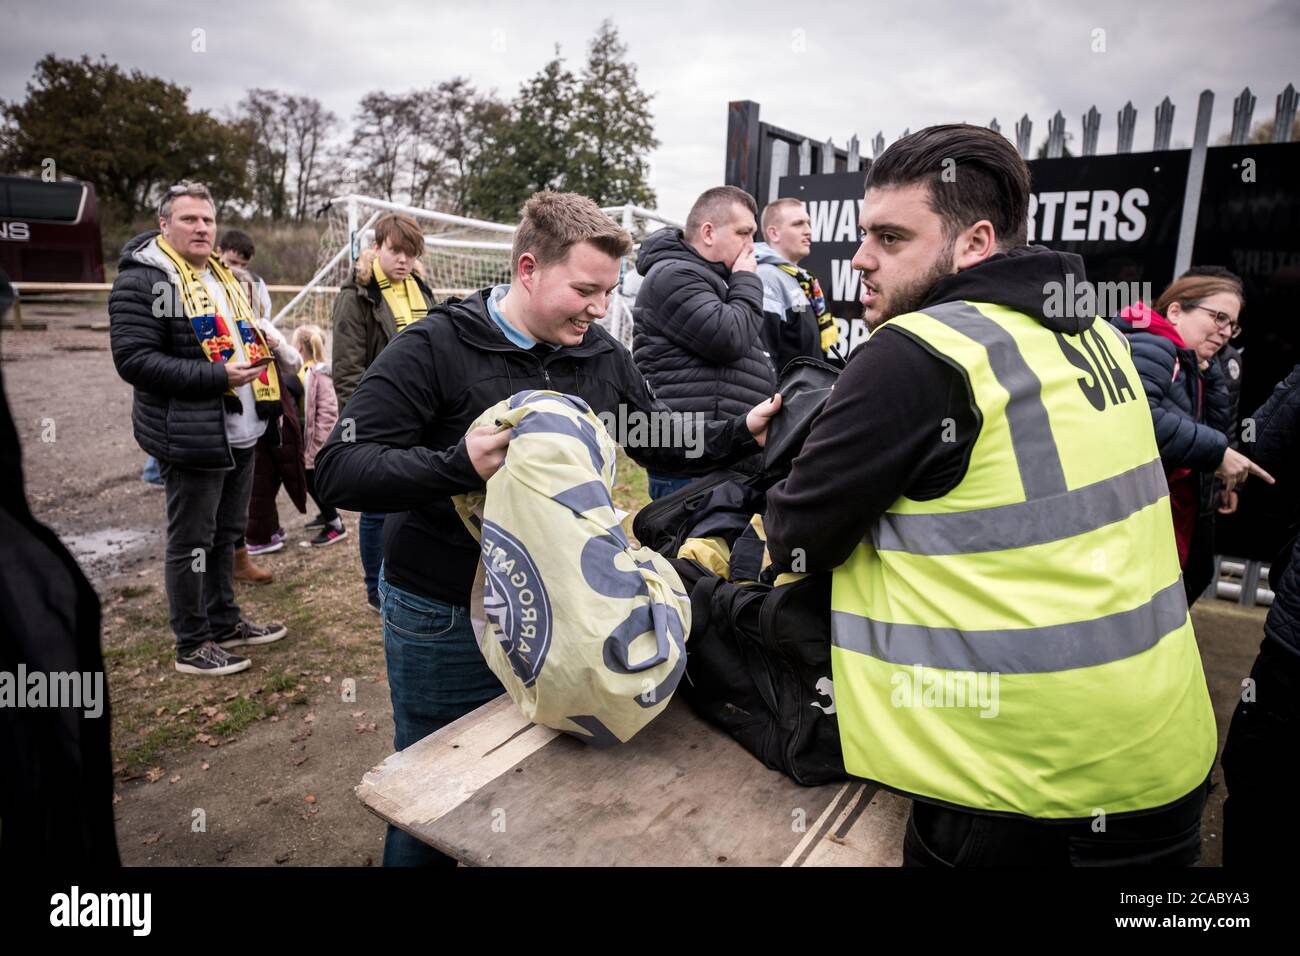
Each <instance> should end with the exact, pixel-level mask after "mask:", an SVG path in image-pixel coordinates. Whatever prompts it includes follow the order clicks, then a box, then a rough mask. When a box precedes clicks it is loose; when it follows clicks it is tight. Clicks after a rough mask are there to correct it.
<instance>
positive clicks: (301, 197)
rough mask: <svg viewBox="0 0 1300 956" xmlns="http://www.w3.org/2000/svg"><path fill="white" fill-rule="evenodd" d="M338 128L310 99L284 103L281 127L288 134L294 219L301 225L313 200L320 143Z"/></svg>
mask: <svg viewBox="0 0 1300 956" xmlns="http://www.w3.org/2000/svg"><path fill="white" fill-rule="evenodd" d="M337 124H338V117H336V116H335V115H334V114H333V113H331V112H330V111H329V110H327V109H325V108H324V107H323V106H321V102H320V100H318V99H315V98H314V97H310V96H291V97H289V98H288V99H287V100H286V101H285V125H286V126H287V128H288V130H289V136H290V142H291V144H292V154H293V161H294V171H295V174H296V176H295V182H294V194H293V195H294V218H295V219H296V220H297V221H298V222H302V221H303V219H305V218H306V216H307V211H308V208H309V207H310V206H311V204H312V200H313V199H314V198H315V186H316V185H317V182H316V180H317V178H318V176H319V168H318V166H319V161H320V156H321V152H322V149H323V146H324V141H325V140H326V139H328V138H329V135H330V133H331V132H333V130H334V127H335V126H336V125H337Z"/></svg>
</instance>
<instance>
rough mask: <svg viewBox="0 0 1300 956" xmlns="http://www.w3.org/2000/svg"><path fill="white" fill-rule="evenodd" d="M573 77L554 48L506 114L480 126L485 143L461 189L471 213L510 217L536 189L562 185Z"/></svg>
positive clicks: (569, 164) (567, 164) (570, 139)
mask: <svg viewBox="0 0 1300 956" xmlns="http://www.w3.org/2000/svg"><path fill="white" fill-rule="evenodd" d="M576 108H577V79H576V78H575V77H574V75H573V73H572V72H570V71H569V70H568V69H566V68H565V66H564V60H563V58H562V57H561V56H560V48H559V47H558V46H556V48H555V56H554V57H553V58H552V59H551V61H550V62H549V63H547V64H546V65H545V66H544V67H542V69H541V70H540V71H539V72H538V73H537V74H536V75H534V76H533V77H532V78H531V79H529V80H528V81H527V82H525V83H524V85H523V86H522V87H521V88H520V90H519V95H518V96H517V97H515V99H514V101H513V102H512V103H511V104H510V110H509V115H508V117H506V118H504V119H503V120H502V121H501V122H499V123H497V124H495V125H494V126H492V127H491V128H488V129H486V130H484V131H483V134H484V136H485V147H484V149H483V151H482V156H481V158H480V161H479V162H478V163H477V164H476V167H477V168H476V169H475V170H474V171H473V172H472V173H471V175H470V182H469V184H468V188H467V190H466V193H467V196H468V203H469V206H470V208H471V209H472V210H473V211H474V214H475V215H478V216H481V217H483V218H485V219H493V220H496V221H498V222H513V221H515V220H516V219H517V218H518V216H519V208H520V206H522V205H523V203H524V200H526V199H527V198H528V197H529V196H530V195H532V194H533V193H534V192H536V191H537V190H539V189H565V188H567V182H568V176H569V175H570V174H571V172H572V170H573V168H574V166H573V155H574V153H575V151H576V142H575V140H574V136H573V124H574V112H575V110H576Z"/></svg>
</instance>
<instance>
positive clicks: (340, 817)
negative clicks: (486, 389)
mask: <svg viewBox="0 0 1300 956" xmlns="http://www.w3.org/2000/svg"><path fill="white" fill-rule="evenodd" d="M24 314H25V318H26V319H27V320H29V321H44V322H46V323H47V324H48V328H47V329H46V330H45V331H28V332H19V333H15V332H7V333H5V334H4V339H3V342H0V353H2V355H3V361H4V380H5V389H6V392H7V393H8V398H9V403H10V406H11V408H12V409H13V413H14V417H15V420H16V421H17V425H18V434H19V438H20V440H21V441H22V444H23V466H24V471H25V475H26V481H27V494H28V500H29V501H30V502H31V505H32V510H33V511H34V512H35V513H36V514H37V516H38V517H40V518H41V519H42V520H43V521H45V522H46V523H47V524H49V525H50V526H51V527H53V528H54V530H55V531H56V532H58V533H59V535H60V536H61V537H62V538H63V539H64V541H65V542H66V543H68V545H69V547H70V548H71V549H72V550H73V552H74V553H75V554H76V555H77V557H78V560H79V561H80V562H81V565H82V567H83V569H84V570H85V571H86V573H87V575H88V576H89V577H90V578H91V579H92V581H93V582H94V584H95V587H96V589H97V590H98V591H99V594H100V596H101V598H102V599H103V604H104V653H105V662H106V666H107V668H108V682H109V692H110V700H111V706H112V719H113V741H114V762H115V765H116V771H117V781H118V782H117V787H116V790H117V796H116V798H115V799H116V800H117V803H116V808H115V812H116V817H117V827H118V840H119V844H120V848H121V854H122V860H123V862H125V863H128V864H144V865H188V864H202V865H241V864H244V865H247V864H268V865H274V864H277V863H279V864H284V865H322V864H323V865H368V864H375V865H377V864H378V863H379V862H380V858H381V855H382V846H383V825H382V823H381V822H380V821H379V820H377V819H376V818H375V817H373V816H372V815H370V814H369V813H368V812H367V811H366V810H364V809H363V808H362V807H361V805H360V803H359V802H358V801H357V800H356V798H355V797H354V796H353V794H352V788H353V787H354V786H355V785H356V784H357V783H358V782H359V781H360V779H361V777H362V775H363V774H364V773H365V772H366V771H367V770H368V769H370V767H372V766H373V765H374V764H376V763H378V762H379V761H380V760H382V759H383V758H384V757H386V756H387V755H388V754H389V753H390V752H391V749H392V748H391V743H392V733H393V723H392V710H391V706H390V703H389V697H388V684H387V682H386V680H385V678H384V662H383V648H382V643H381V636H380V628H379V620H378V618H377V617H376V616H375V615H374V613H373V612H372V611H370V610H369V608H368V607H367V606H366V605H365V603H364V591H363V588H362V586H361V563H360V560H359V558H358V555H357V549H356V541H355V529H356V521H355V516H353V515H345V519H346V520H347V522H348V528H349V530H350V531H351V532H353V533H352V536H351V537H350V538H349V539H348V540H347V541H344V542H341V543H340V544H338V545H336V546H333V547H330V548H327V549H324V550H323V551H318V550H308V549H305V548H300V547H298V541H300V540H302V538H303V537H304V533H303V531H302V527H301V526H302V523H303V521H304V520H305V518H304V517H303V516H301V515H298V514H297V513H296V512H295V511H294V510H293V508H292V506H291V505H290V504H289V503H288V501H287V499H286V497H285V496H284V495H281V502H280V515H281V519H282V523H283V524H284V525H285V527H286V528H287V529H288V531H289V534H290V540H289V543H288V545H287V546H286V548H285V549H284V550H283V551H280V552H278V553H276V554H272V555H268V556H266V557H264V558H261V559H259V561H260V563H261V564H263V565H264V566H265V567H267V568H269V569H270V570H272V571H274V572H275V574H276V576H277V579H276V582H275V583H274V584H272V585H270V586H268V587H263V588H256V589H250V588H247V587H243V588H241V589H240V591H239V599H240V601H241V604H242V605H243V607H244V610H245V614H246V616H248V617H250V618H251V619H253V620H261V621H266V620H280V621H283V622H285V623H286V625H287V626H288V627H289V629H290V636H289V637H288V638H286V639H285V640H283V641H280V642H278V643H276V644H272V645H268V646H267V647H265V648H255V649H253V653H251V654H250V656H251V657H252V658H253V662H254V666H253V667H252V668H251V669H249V670H248V671H245V672H244V673H242V674H237V675H233V676H232V677H229V678H222V679H219V680H206V681H205V680H201V679H198V678H193V677H186V676H183V675H180V674H177V673H176V672H175V671H174V670H173V669H172V667H171V661H172V637H171V633H170V630H169V628H168V626H167V612H166V599H165V595H164V593H163V585H162V574H161V568H162V545H163V538H162V533H161V532H162V527H163V499H162V490H161V489H159V488H155V487H153V486H151V485H148V484H145V483H144V482H142V481H140V480H139V474H140V469H141V466H142V465H143V462H144V454H143V453H142V452H141V451H140V449H139V448H138V447H137V446H136V444H135V441H134V439H133V438H132V435H131V426H130V414H131V411H130V410H131V391H130V388H129V387H128V386H127V385H126V384H125V383H123V382H122V381H121V379H119V378H118V376H117V373H116V371H115V370H114V368H113V363H112V359H111V357H110V355H109V353H108V335H107V333H106V332H102V331H91V330H89V329H78V328H75V326H76V325H77V324H87V323H90V322H95V321H103V318H104V315H103V310H102V307H100V308H98V309H86V308H76V309H71V308H54V307H46V308H42V307H40V306H31V305H29V306H27V307H26V308H25V312H24ZM629 470H631V469H629ZM624 474H625V469H624V468H623V467H622V466H620V475H624ZM623 491H624V493H625V494H631V495H632V497H633V498H635V497H637V496H638V495H639V493H640V488H637V489H634V490H631V491H629V490H628V489H623ZM619 503H620V506H621V507H624V508H627V509H629V510H631V509H632V508H633V507H635V504H634V503H633V501H630V500H624V501H620V502H619ZM1193 617H1194V620H1195V623H1196V631H1197V637H1198V640H1199V641H1200V645H1201V649H1202V654H1203V658H1204V662H1205V670H1206V675H1207V678H1208V680H1209V684H1210V691H1211V694H1212V697H1213V700H1214V706H1215V712H1216V716H1217V718H1218V723H1219V742H1220V746H1222V743H1223V738H1224V736H1225V735H1226V733H1227V728H1228V719H1229V717H1230V716H1231V714H1232V709H1233V707H1234V706H1235V704H1236V700H1237V695H1238V693H1239V692H1240V681H1241V679H1242V678H1243V677H1245V676H1246V675H1247V674H1248V673H1249V670H1250V665H1251V662H1252V661H1253V660H1254V657H1255V653H1256V650H1257V648H1258V645H1259V641H1260V637H1261V634H1262V624H1263V618H1264V611H1263V610H1261V609H1241V608H1237V607H1236V606H1234V605H1231V604H1227V603H1226V602H1222V601H1216V602H1201V603H1200V604H1198V605H1197V606H1196V608H1195V609H1194V611H1193ZM349 678H350V679H351V680H352V681H353V683H354V685H355V692H356V695H355V696H356V699H355V701H345V700H343V694H342V688H343V686H344V681H345V680H347V679H349ZM204 764H206V765H207V766H206V769H204ZM1214 779H1215V781H1216V782H1217V783H1219V786H1218V788H1217V790H1216V791H1215V792H1214V793H1213V794H1212V795H1211V798H1210V802H1209V805H1208V806H1207V808H1206V813H1205V820H1204V824H1205V826H1204V859H1203V861H1202V862H1203V864H1204V865H1215V864H1217V863H1218V862H1219V861H1220V858H1221V855H1222V854H1221V849H1220V830H1219V818H1220V808H1221V805H1222V800H1223V796H1224V793H1223V788H1222V785H1221V781H1222V777H1221V774H1220V772H1219V770H1218V767H1217V766H1216V768H1215V771H1214ZM309 798H310V799H309ZM196 811H201V813H198V814H196ZM200 822H202V823H203V824H204V825H205V826H206V829H205V830H204V829H201V828H200V827H199V823H200Z"/></svg>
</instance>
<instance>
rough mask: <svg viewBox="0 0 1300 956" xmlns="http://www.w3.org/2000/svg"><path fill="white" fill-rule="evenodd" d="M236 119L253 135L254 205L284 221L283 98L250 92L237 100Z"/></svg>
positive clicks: (286, 202)
mask: <svg viewBox="0 0 1300 956" xmlns="http://www.w3.org/2000/svg"><path fill="white" fill-rule="evenodd" d="M237 115H238V116H239V118H241V119H243V120H245V121H247V123H248V124H249V128H250V130H251V131H252V135H253V150H252V154H251V162H250V167H251V168H250V170H249V172H250V177H249V178H250V180H251V183H252V192H253V206H254V209H255V210H256V211H257V212H260V213H261V214H262V215H265V216H269V217H271V218H272V219H283V218H284V217H285V215H286V214H287V212H288V207H289V197H288V192H287V182H288V177H289V139H290V133H289V127H288V124H287V123H286V122H285V96H284V94H283V93H281V92H280V91H278V90H268V89H261V88H256V89H251V90H249V91H248V93H247V94H246V95H245V96H244V98H243V99H242V100H241V101H240V103H239V107H238V114H237Z"/></svg>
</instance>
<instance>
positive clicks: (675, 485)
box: [646, 471, 695, 501]
mask: <svg viewBox="0 0 1300 956" xmlns="http://www.w3.org/2000/svg"><path fill="white" fill-rule="evenodd" d="M694 480H695V479H693V478H673V477H671V476H669V475H656V474H655V473H654V472H653V471H647V472H646V490H647V491H649V493H650V500H651V501H655V500H657V499H659V498H662V497H664V495H671V494H672V493H673V492H674V491H677V490H678V489H679V488H685V487H686V486H687V485H689V484H690V483H691V482H692V481H694Z"/></svg>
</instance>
